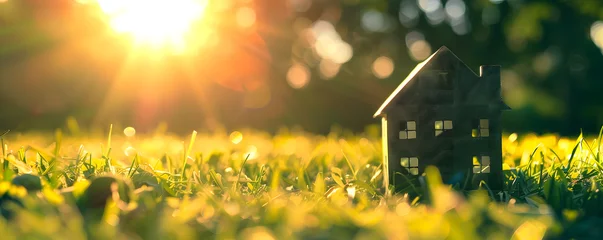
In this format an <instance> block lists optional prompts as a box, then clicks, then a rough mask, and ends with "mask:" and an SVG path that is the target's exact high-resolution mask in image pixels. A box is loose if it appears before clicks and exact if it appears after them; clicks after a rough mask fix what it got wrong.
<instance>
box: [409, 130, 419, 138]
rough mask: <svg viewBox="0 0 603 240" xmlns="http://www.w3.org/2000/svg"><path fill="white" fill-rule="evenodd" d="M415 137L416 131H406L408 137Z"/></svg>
mask: <svg viewBox="0 0 603 240" xmlns="http://www.w3.org/2000/svg"><path fill="white" fill-rule="evenodd" d="M415 138H417V131H408V139H415Z"/></svg>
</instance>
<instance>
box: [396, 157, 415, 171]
mask: <svg viewBox="0 0 603 240" xmlns="http://www.w3.org/2000/svg"><path fill="white" fill-rule="evenodd" d="M400 165H402V167H403V168H404V169H406V171H407V172H409V173H410V174H412V175H419V158H416V157H410V158H408V157H403V158H400Z"/></svg>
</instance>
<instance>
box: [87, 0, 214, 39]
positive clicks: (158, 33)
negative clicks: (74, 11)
mask: <svg viewBox="0 0 603 240" xmlns="http://www.w3.org/2000/svg"><path fill="white" fill-rule="evenodd" d="M98 5H99V7H100V8H101V10H102V11H103V13H105V14H106V15H107V16H108V17H109V24H110V25H111V27H112V28H113V30H115V31H116V32H118V33H123V34H127V35H129V36H130V37H132V38H133V39H134V41H135V42H136V43H138V44H142V45H149V46H152V47H168V48H172V49H176V50H182V49H184V48H185V47H186V46H185V45H186V39H187V37H189V35H190V34H191V29H192V27H193V24H194V23H196V22H197V21H199V20H200V19H201V18H202V17H203V14H204V11H205V7H206V6H207V0H177V1H167V0H98Z"/></svg>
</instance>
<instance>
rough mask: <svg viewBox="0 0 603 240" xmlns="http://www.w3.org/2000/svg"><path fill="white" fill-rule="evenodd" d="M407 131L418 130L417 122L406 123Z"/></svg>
mask: <svg viewBox="0 0 603 240" xmlns="http://www.w3.org/2000/svg"><path fill="white" fill-rule="evenodd" d="M406 130H417V122H415V121H408V122H406Z"/></svg>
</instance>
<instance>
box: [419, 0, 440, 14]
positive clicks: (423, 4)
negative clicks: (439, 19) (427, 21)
mask: <svg viewBox="0 0 603 240" xmlns="http://www.w3.org/2000/svg"><path fill="white" fill-rule="evenodd" d="M418 3H419V7H420V8H421V10H423V11H424V12H426V13H432V12H435V11H437V10H438V9H440V8H442V2H440V0H418Z"/></svg>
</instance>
